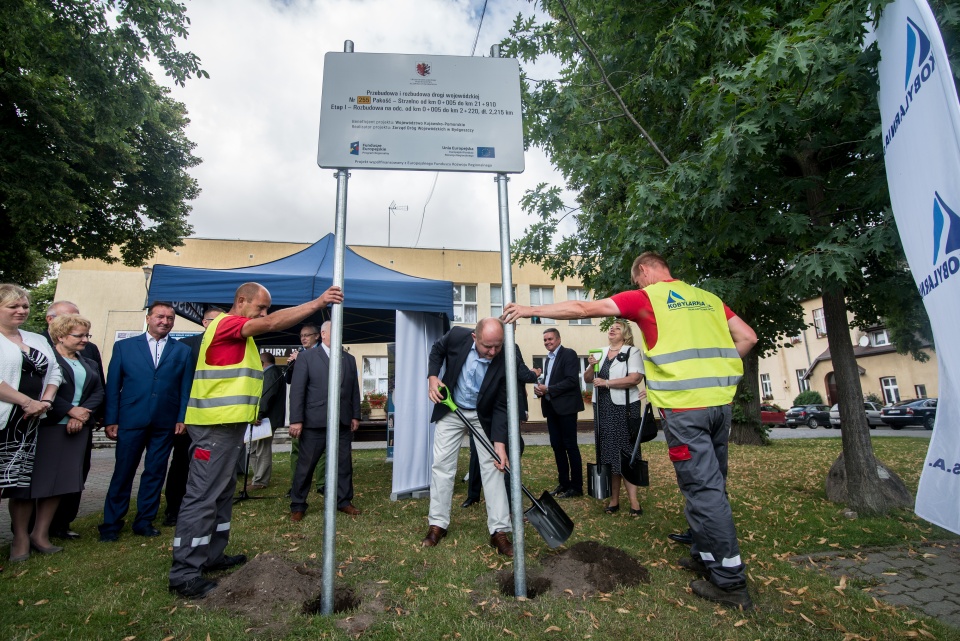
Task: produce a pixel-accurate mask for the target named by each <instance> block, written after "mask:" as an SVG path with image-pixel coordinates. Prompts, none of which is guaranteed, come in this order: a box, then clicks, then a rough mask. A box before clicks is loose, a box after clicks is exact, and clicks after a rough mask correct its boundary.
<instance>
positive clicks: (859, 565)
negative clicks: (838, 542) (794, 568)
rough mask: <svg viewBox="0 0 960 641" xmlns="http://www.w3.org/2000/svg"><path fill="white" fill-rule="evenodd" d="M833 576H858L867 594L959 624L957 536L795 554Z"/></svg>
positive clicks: (959, 545) (800, 561)
mask: <svg viewBox="0 0 960 641" xmlns="http://www.w3.org/2000/svg"><path fill="white" fill-rule="evenodd" d="M793 561H794V562H795V563H797V564H804V565H810V564H812V565H814V566H816V567H817V568H818V569H819V570H821V571H823V572H827V573H829V574H830V575H832V576H834V577H837V578H838V579H839V578H840V577H841V576H846V577H847V578H848V579H855V580H860V581H863V582H865V583H867V584H868V585H869V587H867V588H865V591H868V592H869V593H870V594H872V595H874V596H876V597H877V598H878V599H880V600H882V601H885V602H887V603H892V604H894V605H897V606H907V607H910V608H914V609H916V610H919V611H920V612H923V613H924V614H926V615H928V616H931V617H934V618H936V619H939V620H940V621H942V622H944V623H947V624H949V625H952V626H954V627H957V628H960V542H958V541H930V542H928V543H925V544H917V545H910V546H904V547H896V548H876V549H869V550H848V551H842V552H829V553H823V554H807V555H803V556H798V557H794V559H793Z"/></svg>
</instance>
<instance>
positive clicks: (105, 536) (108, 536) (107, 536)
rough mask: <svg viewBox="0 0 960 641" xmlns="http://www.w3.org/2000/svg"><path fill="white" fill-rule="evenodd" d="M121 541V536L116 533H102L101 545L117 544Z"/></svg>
mask: <svg viewBox="0 0 960 641" xmlns="http://www.w3.org/2000/svg"><path fill="white" fill-rule="evenodd" d="M119 540H120V535H119V534H118V533H116V532H101V533H100V542H101V543H116V542H117V541H119Z"/></svg>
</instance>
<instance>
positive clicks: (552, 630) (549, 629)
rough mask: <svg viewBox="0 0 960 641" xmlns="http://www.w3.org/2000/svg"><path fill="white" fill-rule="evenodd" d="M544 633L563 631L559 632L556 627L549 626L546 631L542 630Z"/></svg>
mask: <svg viewBox="0 0 960 641" xmlns="http://www.w3.org/2000/svg"><path fill="white" fill-rule="evenodd" d="M544 632H563V630H561V629H560V628H558V627H557V626H555V625H551V626H550V627H549V628H547V629H546V630H544Z"/></svg>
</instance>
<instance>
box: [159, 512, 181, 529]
mask: <svg viewBox="0 0 960 641" xmlns="http://www.w3.org/2000/svg"><path fill="white" fill-rule="evenodd" d="M162 525H163V526H164V527H176V526H177V517H176V516H170V515H169V514H168V515H166V516H165V517H163V524H162Z"/></svg>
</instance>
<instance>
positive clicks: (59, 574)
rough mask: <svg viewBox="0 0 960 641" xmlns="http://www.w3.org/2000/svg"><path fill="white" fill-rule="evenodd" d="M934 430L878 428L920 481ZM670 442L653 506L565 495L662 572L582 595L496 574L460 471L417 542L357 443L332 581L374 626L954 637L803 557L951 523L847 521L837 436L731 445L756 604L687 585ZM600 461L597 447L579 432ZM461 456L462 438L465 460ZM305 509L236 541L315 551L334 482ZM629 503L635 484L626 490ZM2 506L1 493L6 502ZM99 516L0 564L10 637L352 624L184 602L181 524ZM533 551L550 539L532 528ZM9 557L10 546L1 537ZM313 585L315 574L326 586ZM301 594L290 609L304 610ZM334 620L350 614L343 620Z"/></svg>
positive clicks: (420, 521)
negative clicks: (352, 491)
mask: <svg viewBox="0 0 960 641" xmlns="http://www.w3.org/2000/svg"><path fill="white" fill-rule="evenodd" d="M927 444H928V441H926V440H920V439H912V438H885V439H875V440H874V447H875V448H876V452H877V454H878V456H879V457H880V458H881V459H882V460H883V461H884V462H885V463H887V464H888V465H889V466H890V467H891V468H892V469H893V470H895V471H896V472H897V473H898V474H900V476H901V477H902V478H903V479H904V480H905V482H906V483H907V486H908V487H909V488H910V489H911V491H915V490H916V486H917V481H918V479H919V474H920V469H921V465H922V462H923V459H924V454H925V452H926V448H927ZM665 450H666V448H665V445H664V444H663V443H651V444H648V445H647V446H646V447H645V448H644V454H645V457H646V458H647V459H649V461H650V476H651V486H650V487H649V488H646V489H643V490H641V496H642V499H641V501H642V504H643V508H644V511H645V513H644V515H643V516H642V517H640V518H632V517H630V516H628V515H627V514H624V511H625V510H622V511H621V512H620V513H618V514H616V515H606V514H604V513H603V502H600V501H596V500H594V499H591V498H586V497H585V498H582V499H568V500H564V501H562V505H563V507H564V508H565V509H566V510H567V512H568V514H569V515H570V516H571V518H572V519H573V520H574V522H575V523H576V530H575V531H574V535H573V537H572V538H571V540H570V541H569V542H568V544H573V543H576V542H578V541H584V540H590V539H592V540H596V541H599V542H601V543H603V544H605V545H609V546H614V547H617V548H620V549H622V550H624V551H626V552H628V553H629V554H631V555H633V556H635V557H636V558H638V559H639V561H640V562H641V563H643V564H644V565H645V566H646V567H647V568H648V569H649V570H650V573H651V582H650V583H649V584H646V585H642V586H639V587H633V588H627V589H618V590H616V591H614V592H612V593H609V594H599V595H593V596H587V597H584V596H582V595H575V596H574V597H569V596H568V597H553V596H542V597H539V598H536V599H530V600H526V601H518V600H516V599H512V598H508V597H505V596H503V595H501V594H499V592H498V591H497V589H496V585H495V580H494V578H495V574H496V572H498V571H499V570H501V569H503V568H509V567H510V562H509V561H505V560H504V558H503V557H498V556H497V555H496V554H495V553H494V551H493V549H492V548H490V547H489V546H488V541H487V539H488V535H487V531H486V515H485V511H484V509H483V506H482V505H481V506H475V507H473V508H471V509H468V510H463V509H461V508H460V507H459V504H460V502H461V501H462V500H463V498H464V494H465V487H466V486H465V485H464V484H462V483H457V487H456V493H455V495H454V506H453V508H452V509H453V522H452V524H451V527H450V534H449V535H448V537H447V538H446V539H444V540H443V541H442V542H441V544H440V546H438V547H437V548H433V549H428V550H423V549H421V548H420V539H421V538H422V537H423V535H424V534H425V532H426V528H427V523H426V514H427V507H428V505H427V503H428V502H427V501H426V500H410V501H401V502H391V501H390V499H389V496H390V479H391V464H389V463H386V462H384V460H383V459H384V453H383V452H382V451H370V450H365V451H358V452H355V453H354V470H355V471H354V483H355V486H356V492H357V495H356V498H355V501H354V503H355V504H356V505H357V506H358V507H359V508H361V509H362V510H363V511H364V513H363V515H362V516H360V517H359V518H356V519H354V518H349V517H343V516H342V515H338V519H337V561H338V565H339V574H340V576H339V577H338V583H337V585H338V587H339V586H346V587H352V588H354V589H355V590H357V591H358V593H360V594H361V595H362V596H363V598H366V599H369V600H370V601H371V602H376V603H377V605H378V609H377V611H375V612H372V613H371V612H369V611H367V614H366V616H367V618H368V619H369V621H368V627H366V629H365V630H364V631H363V632H362V633H361V634H360V638H363V639H396V638H411V639H412V638H418V637H419V638H424V639H490V638H501V639H508V638H516V639H541V638H542V639H560V638H562V639H588V638H593V639H638V638H645V639H681V640H691V641H692V640H694V639H744V640H753V639H791V640H793V639H830V640H844V641H853V640H855V639H871V638H873V639H894V638H897V639H899V638H935V639H958V638H960V631H957V630H954V629H952V628H949V627H946V626H943V625H941V624H939V623H938V622H937V621H935V620H932V619H926V618H924V617H923V616H921V615H919V614H918V613H916V612H912V611H909V610H902V609H896V608H893V607H891V606H887V605H885V604H883V603H881V602H877V601H874V600H873V598H872V597H871V596H870V595H869V594H868V593H864V592H862V591H861V590H858V589H856V588H854V587H850V586H848V587H845V588H840V587H839V585H838V583H839V582H838V581H837V580H836V579H832V578H830V577H827V576H821V575H819V574H816V573H813V572H812V571H809V570H806V569H803V568H798V567H796V566H794V565H793V564H791V563H790V562H789V561H788V559H789V558H790V557H792V556H794V555H796V554H800V553H808V552H823V551H830V550H837V549H852V548H866V547H874V546H888V545H896V544H903V543H907V542H919V541H924V540H936V539H947V538H954V537H953V536H952V535H950V534H949V533H947V532H945V531H943V530H941V529H939V528H936V527H934V526H931V525H930V524H928V523H926V522H924V521H921V520H920V519H918V518H917V517H915V516H914V515H913V514H912V513H911V512H908V511H901V512H899V513H896V514H894V515H892V516H889V517H885V518H860V519H857V520H849V519H847V518H844V516H843V515H842V514H841V506H838V505H835V504H832V503H829V502H828V501H827V500H826V497H825V494H824V490H823V482H824V478H825V477H826V473H827V470H828V468H829V466H830V464H831V463H832V462H833V461H834V460H835V458H836V456H837V455H838V454H839V451H840V441H839V439H810V440H796V441H776V442H775V443H774V445H772V446H771V447H766V448H743V447H733V448H732V449H731V457H730V458H731V460H730V475H729V492H730V497H731V501H732V504H733V510H734V516H735V518H736V523H737V527H738V531H739V535H740V543H741V548H742V555H743V557H744V559H745V561H746V563H747V569H748V572H749V577H750V589H751V592H752V594H753V596H754V601H755V602H756V603H757V605H758V609H757V611H756V612H754V613H750V614H747V615H744V614H742V613H740V612H739V611H733V610H729V609H724V608H722V607H719V606H715V605H714V604H712V603H709V602H705V601H702V600H700V599H698V598H697V597H695V596H693V595H692V594H691V593H690V592H689V590H688V588H687V584H688V583H689V581H690V580H691V578H693V576H692V575H691V574H689V573H687V572H684V571H682V570H680V569H679V568H676V567H674V566H673V565H672V563H673V562H675V561H676V560H677V559H678V558H680V556H681V555H683V554H686V553H687V550H686V548H685V547H683V546H678V545H676V544H672V543H669V542H668V541H667V539H666V534H667V533H669V532H673V531H680V530H683V529H685V528H686V524H685V521H684V519H683V514H682V510H683V502H682V499H681V496H680V494H679V492H678V491H677V487H676V481H675V477H674V474H673V470H672V466H671V465H670V463H669V461H668V460H667V456H666V451H665ZM582 451H583V455H584V460H585V461H592V460H593V458H594V453H593V448H582ZM466 464H467V458H466V455H465V453H462V454H461V459H460V470H461V471H460V474H461V475H462V474H463V471H464V470H465V469H466ZM523 465H524V480H525V483H526V484H527V486H528V487H529V488H530V489H531V490H533V491H535V492H536V493H539V492H540V491H542V490H543V489H546V488H548V487H553V486H554V485H555V468H554V464H553V454H552V451H551V450H550V448H548V447H528V448H527V451H526V454H525V455H524V459H523ZM287 472H288V466H287V457H286V455H278V456H277V457H276V459H275V466H274V481H273V486H272V487H271V488H270V489H268V490H266V491H263V492H261V494H270V495H274V496H281V495H282V494H283V493H284V492H285V491H286V489H287V486H288V483H289V477H288V476H287ZM314 497H315V498H316V500H315V502H314V503H313V504H311V506H310V510H309V511H308V513H307V517H306V518H305V519H304V521H303V522H302V523H300V524H291V523H290V522H289V521H288V518H287V515H288V510H289V505H288V501H287V500H285V499H270V500H262V501H248V502H245V503H243V504H241V505H239V506H237V507H236V509H235V510H234V515H233V524H232V540H231V545H230V548H229V549H228V552H229V553H238V552H241V551H242V552H244V553H246V554H247V555H248V556H250V557H251V558H252V557H253V556H254V555H256V554H259V553H261V552H267V551H271V552H273V553H276V554H279V555H281V556H283V557H285V558H288V559H290V560H291V561H292V562H300V563H307V564H312V565H316V566H317V568H319V563H320V557H321V547H322V537H321V530H322V522H323V515H322V499H320V497H319V496H318V495H316V494H314V495H312V496H311V498H314ZM623 502H624V504H626V497H625V496H624V497H623ZM5 508H6V506H4V509H5ZM97 522H98V517H97V516H91V517H87V518H85V519H83V520H81V521H80V522H78V523H77V524H76V525H79V526H80V529H81V531H82V533H83V539H82V540H81V541H79V542H73V543H68V544H67V549H66V551H65V552H64V553H62V554H57V555H53V556H48V557H44V556H40V555H36V556H34V557H33V558H31V559H30V560H29V561H27V562H26V563H23V564H19V565H10V564H8V563H4V565H6V569H5V570H4V571H3V573H2V574H0V639H17V640H27V639H30V640H34V639H116V640H117V641H120V640H126V641H132V640H133V639H156V640H162V639H169V640H172V639H188V638H189V639H198V640H201V641H203V640H205V639H211V640H212V641H217V640H219V639H239V638H249V639H254V638H256V639H264V638H283V639H316V638H352V637H351V635H348V634H347V633H346V632H344V631H343V629H342V627H343V626H344V625H345V623H350V621H349V620H348V618H349V617H351V616H352V613H349V612H348V613H343V614H339V615H335V616H333V617H322V616H311V615H306V614H299V613H298V614H295V615H292V618H291V615H287V618H288V619H289V621H287V622H279V623H277V624H276V625H273V626H269V625H268V626H264V625H263V624H262V623H257V624H254V623H251V622H250V621H249V620H247V619H245V618H242V617H238V616H236V615H234V614H230V613H226V612H223V611H215V610H211V609H209V608H208V607H206V606H205V604H204V602H203V601H197V602H193V603H191V602H186V601H184V600H182V599H179V598H175V597H174V596H173V595H171V594H169V593H168V591H167V571H168V570H169V567H170V547H169V543H170V539H171V538H172V531H171V530H170V529H169V528H164V536H162V537H160V540H145V539H142V538H139V537H134V536H133V535H132V534H131V533H130V532H129V530H126V531H124V532H123V534H122V538H121V540H120V542H119V543H118V544H101V543H98V542H97V541H96V530H95V526H96V523H97ZM526 541H527V564H528V568H529V569H534V568H536V566H537V564H538V559H540V558H543V557H545V556H546V555H550V554H553V553H555V552H554V551H551V550H550V549H549V548H547V547H546V545H545V544H544V543H543V541H542V540H541V539H540V537H539V536H538V535H537V533H536V532H535V531H534V530H533V529H532V528H530V527H528V528H527V530H526ZM0 553H2V554H3V555H4V558H5V556H6V553H7V550H6V549H5V548H4V549H3V550H2V551H0ZM317 591H318V593H319V584H318V587H317ZM298 608H299V604H291V605H290V609H291V610H293V609H298ZM338 622H339V624H340V626H338V625H337V623H338Z"/></svg>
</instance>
